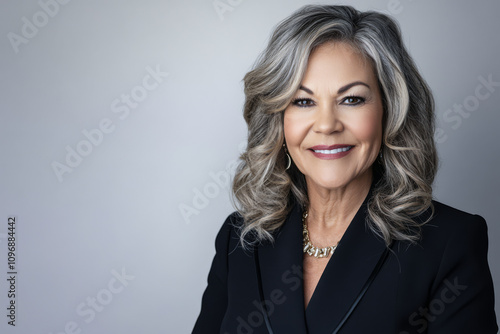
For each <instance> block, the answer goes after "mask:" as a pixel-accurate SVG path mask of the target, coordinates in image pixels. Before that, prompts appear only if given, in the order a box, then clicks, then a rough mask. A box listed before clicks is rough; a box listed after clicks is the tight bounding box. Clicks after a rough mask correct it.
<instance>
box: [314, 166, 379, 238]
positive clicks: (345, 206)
mask: <svg viewBox="0 0 500 334" xmlns="http://www.w3.org/2000/svg"><path fill="white" fill-rule="evenodd" d="M372 178H373V176H372V172H371V170H369V171H367V172H366V173H365V174H364V175H362V176H360V177H359V178H357V179H356V180H353V181H352V182H350V183H349V184H348V185H346V186H345V187H341V188H335V189H325V188H319V187H314V186H312V185H310V184H309V183H308V186H307V190H308V196H309V209H308V213H309V214H308V221H309V222H310V224H314V225H316V226H315V227H316V229H319V230H324V229H329V230H330V229H334V230H337V229H338V230H345V229H346V228H347V226H348V225H349V223H350V222H351V220H352V219H353V218H354V215H355V214H356V212H357V211H358V210H359V208H360V207H361V204H363V201H364V199H365V197H366V195H367V194H368V192H369V190H370V186H371V183H372Z"/></svg>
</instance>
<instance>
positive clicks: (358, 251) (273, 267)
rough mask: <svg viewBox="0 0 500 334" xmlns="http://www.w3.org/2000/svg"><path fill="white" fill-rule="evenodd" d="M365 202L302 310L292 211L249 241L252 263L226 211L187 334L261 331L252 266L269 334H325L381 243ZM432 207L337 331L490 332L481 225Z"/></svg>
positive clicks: (296, 213) (492, 319)
mask: <svg viewBox="0 0 500 334" xmlns="http://www.w3.org/2000/svg"><path fill="white" fill-rule="evenodd" d="M369 196H370V194H368V196H367V199H368V197H369ZM367 199H365V201H364V202H363V204H362V206H361V207H360V209H359V210H358V212H357V213H356V215H355V217H354V219H353V221H352V222H351V224H350V225H349V227H348V228H347V230H346V232H345V234H344V236H343V237H342V239H341V241H340V243H339V246H338V248H337V250H336V251H335V253H334V254H333V255H332V256H331V258H330V260H329V262H328V264H327V266H326V268H325V270H324V272H323V274H322V276H321V279H320V280H319V282H318V285H317V286H316V289H315V291H314V294H313V296H312V297H311V300H310V302H309V304H308V306H307V309H305V310H304V305H305V304H304V293H303V282H302V263H303V253H302V220H301V218H302V210H301V208H300V207H299V206H298V205H296V206H295V207H294V208H293V210H292V211H291V213H290V214H289V216H288V218H287V220H286V221H285V223H284V224H283V226H282V227H281V228H280V230H279V233H277V235H276V239H275V243H274V245H272V244H269V243H267V244H263V245H260V246H258V255H257V256H258V261H255V258H254V254H253V252H251V251H244V250H243V249H242V248H241V246H240V245H239V244H238V241H239V239H238V234H237V226H240V225H241V223H242V218H241V216H240V215H239V214H237V213H233V214H231V215H230V216H229V217H228V218H227V219H226V221H225V222H224V224H223V226H222V228H221V230H220V231H219V233H218V235H217V239H216V243H215V246H216V255H215V257H214V260H213V263H212V267H211V269H210V273H209V276H208V286H207V288H206V290H205V293H204V294H203V300H202V308H201V313H200V315H199V317H198V320H197V321H196V324H195V327H194V330H193V333H195V334H197V333H203V334H211V333H214V334H215V333H223V334H229V333H231V334H233V333H235V334H236V333H238V334H239V333H245V334H246V333H252V334H259V333H266V334H267V333H269V330H268V326H266V322H265V317H264V316H263V313H262V312H263V309H262V307H261V303H260V302H261V297H260V295H259V284H258V280H259V278H258V275H257V270H256V265H257V264H256V262H258V265H259V269H260V276H261V287H262V292H263V295H264V296H263V297H264V300H265V301H264V304H265V306H266V308H267V311H268V314H269V322H270V326H271V327H272V330H273V332H274V334H294V333H301V334H303V333H309V334H327V333H328V334H330V333H332V331H334V329H335V328H336V327H337V326H338V324H339V323H340V322H341V320H342V318H343V317H344V316H345V314H346V313H347V312H348V310H349V308H350V307H351V306H352V305H353V302H354V301H355V300H356V299H357V297H358V296H359V295H360V291H361V290H362V289H363V287H364V286H365V284H366V282H367V281H368V279H369V277H370V275H371V274H372V272H373V269H374V268H375V266H376V265H377V263H379V260H380V257H381V256H382V254H383V253H384V250H385V248H386V246H385V244H384V242H383V240H381V239H380V238H379V237H377V236H376V235H375V234H373V233H372V232H371V230H370V229H368V228H367V227H366V220H365V219H366V216H367V213H366V203H367ZM433 203H434V208H435V213H434V217H433V218H432V220H431V221H430V222H429V223H427V224H426V225H425V226H424V227H423V229H422V238H421V240H420V241H419V242H418V243H417V244H415V245H410V244H408V243H406V242H400V241H395V242H394V243H393V244H392V246H391V249H392V251H391V252H390V253H389V256H388V257H387V259H386V261H385V262H384V263H383V265H382V267H381V269H380V271H379V272H378V274H377V275H376V277H375V278H374V279H373V281H372V283H371V285H370V286H369V288H368V289H367V290H366V293H365V294H364V295H363V297H362V298H361V300H360V301H359V304H358V305H357V306H356V308H355V309H354V310H353V312H352V314H351V315H350V317H349V318H348V319H347V321H346V322H345V324H344V326H343V327H342V329H341V330H340V332H339V333H353V334H360V333H363V334H364V333H377V334H379V333H380V334H386V333H398V334H407V333H439V334H443V333H453V334H459V333H468V334H469V333H482V334H483V333H484V334H487V333H497V330H498V326H497V323H496V316H495V311H494V292H493V282H492V279H491V273H490V270H489V266H488V262H487V249H488V239H487V226H486V222H485V221H484V219H483V218H482V217H480V216H478V215H471V214H468V213H465V212H462V211H459V210H457V209H454V208H451V207H449V206H446V205H444V204H441V203H439V202H435V201H434V202H433ZM424 215H425V214H424ZM421 218H422V217H421ZM422 219H423V218H422Z"/></svg>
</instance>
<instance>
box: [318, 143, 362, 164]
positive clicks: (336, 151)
mask: <svg viewBox="0 0 500 334" xmlns="http://www.w3.org/2000/svg"><path fill="white" fill-rule="evenodd" d="M352 148H354V146H351V145H334V146H324V145H318V146H314V147H311V148H310V150H311V152H312V154H313V155H314V156H315V157H317V158H320V159H323V160H333V159H340V158H343V157H345V156H346V155H348V154H349V153H350V152H351V150H352Z"/></svg>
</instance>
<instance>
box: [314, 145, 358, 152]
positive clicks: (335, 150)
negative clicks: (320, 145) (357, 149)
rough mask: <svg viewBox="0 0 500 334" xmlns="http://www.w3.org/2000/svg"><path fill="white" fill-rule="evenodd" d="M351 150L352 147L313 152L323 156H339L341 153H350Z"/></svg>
mask: <svg viewBox="0 0 500 334" xmlns="http://www.w3.org/2000/svg"><path fill="white" fill-rule="evenodd" d="M351 148H352V146H348V147H343V148H336V149H333V150H313V151H314V152H316V153H323V154H337V153H340V152H345V151H349V150H350V149H351Z"/></svg>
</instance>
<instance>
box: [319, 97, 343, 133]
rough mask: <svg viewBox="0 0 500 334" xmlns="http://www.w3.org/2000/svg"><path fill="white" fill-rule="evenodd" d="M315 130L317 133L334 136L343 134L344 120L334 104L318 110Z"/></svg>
mask: <svg viewBox="0 0 500 334" xmlns="http://www.w3.org/2000/svg"><path fill="white" fill-rule="evenodd" d="M315 116H316V117H315V120H314V126H313V130H314V132H316V133H322V134H327V135H329V134H332V133H335V132H341V131H342V130H343V129H344V126H343V124H342V120H341V119H340V117H339V114H338V112H337V110H336V108H335V106H334V105H332V104H325V105H322V106H319V108H317V110H316V115H315Z"/></svg>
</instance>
